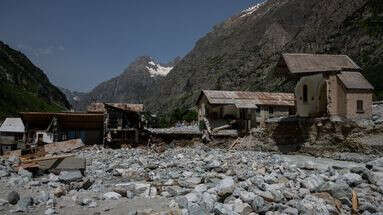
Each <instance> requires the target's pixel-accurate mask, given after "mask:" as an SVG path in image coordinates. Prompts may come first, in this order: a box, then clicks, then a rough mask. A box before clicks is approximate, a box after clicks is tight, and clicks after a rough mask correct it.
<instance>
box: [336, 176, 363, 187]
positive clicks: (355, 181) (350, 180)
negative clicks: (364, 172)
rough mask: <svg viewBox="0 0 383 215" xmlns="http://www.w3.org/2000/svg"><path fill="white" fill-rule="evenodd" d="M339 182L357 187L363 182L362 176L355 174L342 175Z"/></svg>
mask: <svg viewBox="0 0 383 215" xmlns="http://www.w3.org/2000/svg"><path fill="white" fill-rule="evenodd" d="M338 180H341V181H344V182H346V183H347V184H348V185H350V186H353V187H354V186H357V185H359V184H361V183H362V182H363V179H362V176H360V175H358V174H355V173H346V174H344V175H341V176H340V177H339V179H338Z"/></svg>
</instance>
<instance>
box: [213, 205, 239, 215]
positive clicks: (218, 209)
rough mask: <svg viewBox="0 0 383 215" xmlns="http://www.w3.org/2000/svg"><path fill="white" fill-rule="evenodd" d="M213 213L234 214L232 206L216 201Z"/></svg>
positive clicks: (219, 214) (218, 214) (220, 214)
mask: <svg viewBox="0 0 383 215" xmlns="http://www.w3.org/2000/svg"><path fill="white" fill-rule="evenodd" d="M214 214H217V215H229V214H230V215H231V214H234V211H233V210H232V207H231V206H230V205H226V204H222V203H216V204H215V206H214Z"/></svg>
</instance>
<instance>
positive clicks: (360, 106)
mask: <svg viewBox="0 0 383 215" xmlns="http://www.w3.org/2000/svg"><path fill="white" fill-rule="evenodd" d="M356 112H357V113H363V112H364V109H363V101H362V100H358V101H356Z"/></svg>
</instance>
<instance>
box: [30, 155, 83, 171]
mask: <svg viewBox="0 0 383 215" xmlns="http://www.w3.org/2000/svg"><path fill="white" fill-rule="evenodd" d="M37 164H38V166H39V169H41V170H43V171H47V170H49V171H57V172H61V171H68V170H80V171H84V170H85V168H86V160H85V159H84V158H78V157H72V156H71V157H58V158H52V159H46V160H40V161H37Z"/></svg>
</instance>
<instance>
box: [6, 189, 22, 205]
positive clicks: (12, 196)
mask: <svg viewBox="0 0 383 215" xmlns="http://www.w3.org/2000/svg"><path fill="white" fill-rule="evenodd" d="M7 200H8V202H9V204H12V205H15V204H17V202H18V201H19V200H20V196H19V193H18V192H16V191H12V192H10V193H8V196H7Z"/></svg>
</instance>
